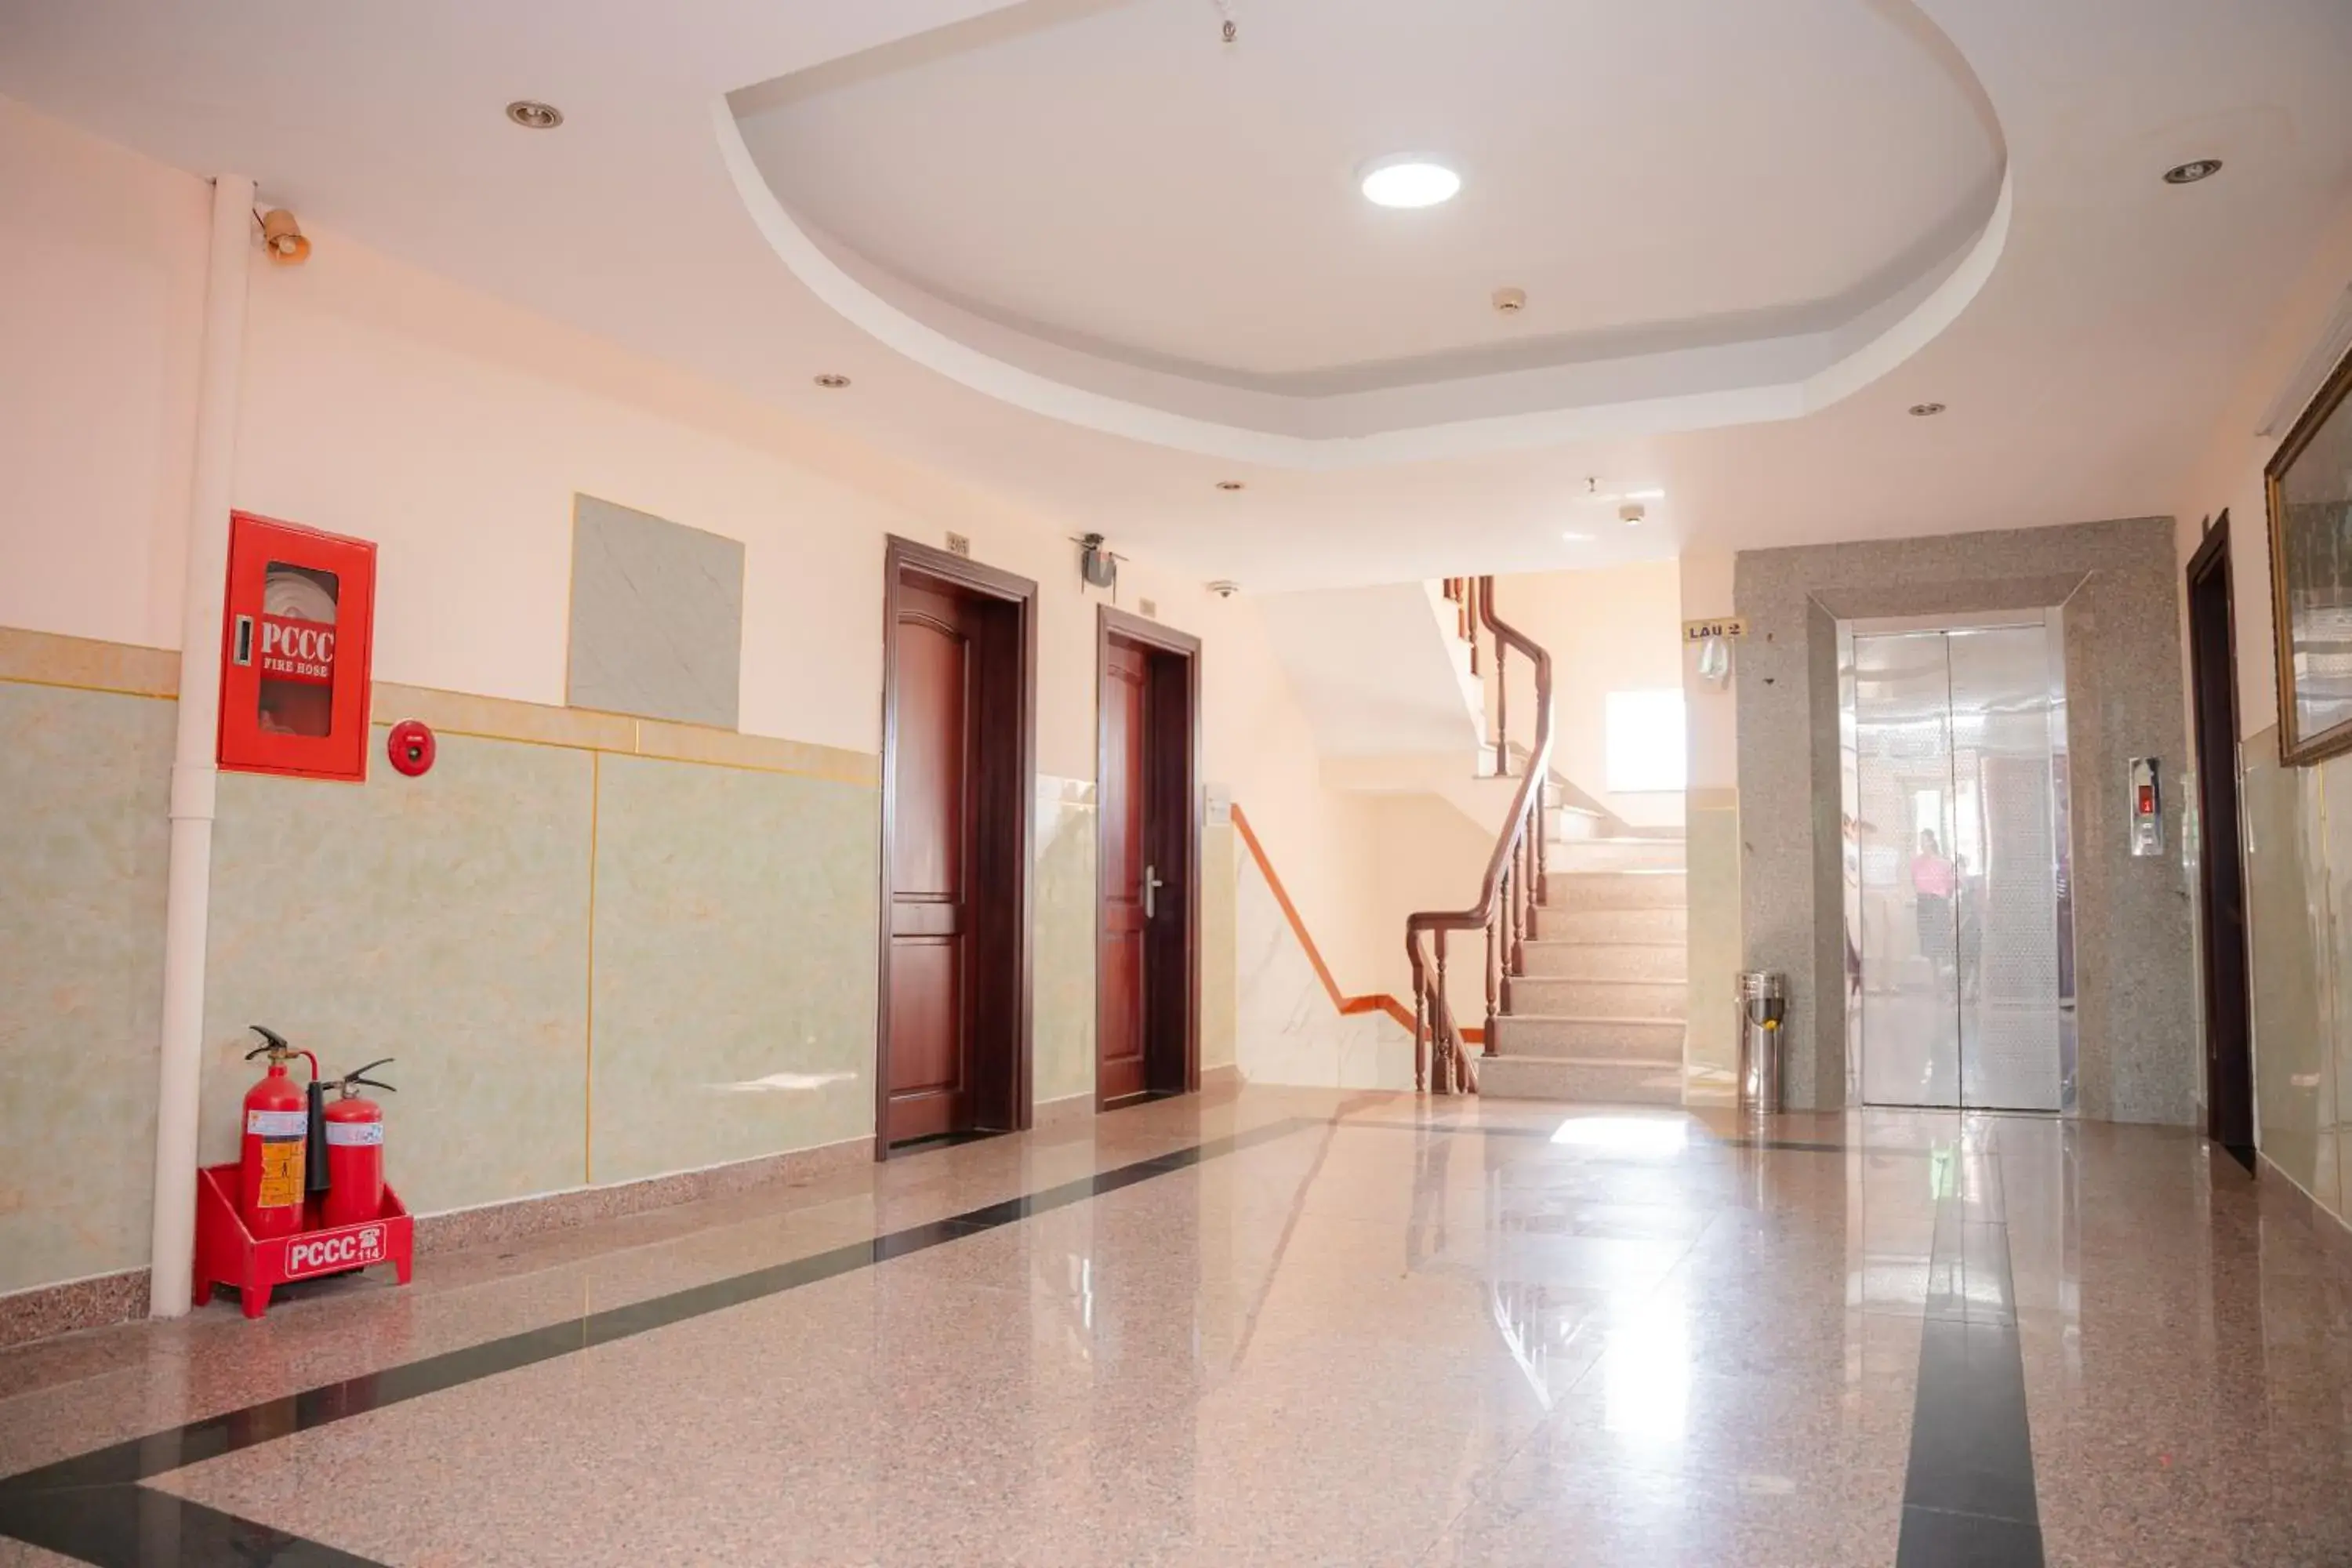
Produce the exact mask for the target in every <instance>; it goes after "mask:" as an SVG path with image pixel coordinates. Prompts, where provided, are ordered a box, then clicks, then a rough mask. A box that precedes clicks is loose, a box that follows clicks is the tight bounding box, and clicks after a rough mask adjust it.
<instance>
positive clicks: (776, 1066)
mask: <svg viewBox="0 0 2352 1568" xmlns="http://www.w3.org/2000/svg"><path fill="white" fill-rule="evenodd" d="M879 809H880V797H879V795H878V794H877V792H876V791H874V790H872V789H868V788H866V787H863V786H861V785H856V784H836V783H833V782H830V781H826V780H821V779H811V778H802V777H796V776H793V775H791V774H785V773H759V772H752V771H750V770H746V769H740V768H725V767H709V766H700V765H696V764H692V763H668V762H660V761H653V760H646V759H640V758H632V757H615V756H607V757H604V759H603V761H602V764H601V771H600V785H599V790H598V795H597V807H596V889H595V1016H594V1043H593V1055H592V1060H593V1072H592V1077H593V1094H592V1096H591V1097H590V1108H591V1116H592V1118H593V1136H592V1140H591V1145H592V1149H593V1155H592V1164H591V1169H592V1173H593V1178H594V1180H596V1181H597V1182H599V1183H606V1182H619V1181H628V1180H632V1179H635V1178H637V1177H643V1176H651V1175H657V1174H660V1173H665V1172H670V1171H682V1170H693V1169H697V1168H699V1167H701V1166H705V1165H713V1164H719V1163H724V1162H728V1161H733V1160H743V1159H750V1158H752V1157H754V1156H757V1155H761V1154H772V1153H777V1152H782V1151H784V1150H790V1149H803V1148H810V1147H814V1146H816V1145H819V1144H824V1143H834V1142H841V1141H843V1140H845V1139H851V1138H857V1137H863V1136H868V1135H870V1134H871V1133H872V1132H873V1130H874V1083H873V1071H874V1050H875V941H876V935H877V920H878V918H879V917H878V913H877V902H876V900H877V876H878V861H877V833H878V829H879V817H878V815H877V814H878V812H879Z"/></svg>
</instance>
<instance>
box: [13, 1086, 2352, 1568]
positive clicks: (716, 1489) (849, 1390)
mask: <svg viewBox="0 0 2352 1568" xmlns="http://www.w3.org/2000/svg"><path fill="white" fill-rule="evenodd" d="M2347 1288H2352V1272H2348V1271H2347V1268H2346V1267H2345V1265H2343V1264H2342V1263H2340V1262H2338V1261H2336V1254H2334V1253H2332V1252H2328V1251H2324V1250H2323V1249H2322V1247H2321V1244H2320V1241H2319V1238H2317V1237H2315V1235H2314V1234H2313V1233H2312V1231H2311V1230H2310V1229H2308V1228H2307V1226H2306V1225H2305V1221H2304V1220H2303V1218H2302V1217H2301V1216H2300V1215H2296V1214H2294V1213H2293V1212H2291V1211H2289V1210H2288V1209H2287V1208H2286V1207H2285V1206H2284V1205H2281V1204H2279V1203H2278V1202H2277V1200H2276V1196H2275V1194H2270V1195H2268V1196H2265V1195H2264V1194H2262V1192H2261V1191H2260V1189H2258V1188H2257V1186H2256V1184H2254V1183H2253V1182H2252V1180H2251V1179H2250V1178H2248V1177H2247V1176H2246V1175H2245V1173H2243V1172H2242V1170H2240V1169H2239V1168H2238V1167H2237V1166H2236V1165H2234V1164H2232V1163H2230V1162H2229V1161H2228V1160H2227V1158H2226V1157H2221V1158H2219V1159H2216V1158H2215V1157H2213V1156H2211V1155H2209V1153H2208V1152H2207V1151H2206V1150H2205V1148H2204V1146H2203V1145H2202V1144H2201V1143H2200V1142H2199V1141H2198V1140H2196V1139H2195V1138H2193V1137H2190V1136H2189V1135H2188V1134H2186V1133H2184V1132H2180V1131H2166V1130H2158V1129H2146V1128H2114V1127H2105V1126H2069V1125H2066V1124H2063V1123H2060V1122H2056V1121H2046V1120H2034V1119H2024V1118H1997V1117H1971V1118H1969V1119H1966V1120H1962V1119H1961V1118H1958V1117H1957V1116H1939V1115H1926V1114H1915V1113H1876V1112H1873V1113H1865V1114H1860V1115H1855V1116H1851V1117H1822V1118H1816V1117H1802V1116H1790V1117H1781V1118H1776V1119H1774V1120H1773V1121H1770V1122H1769V1123H1767V1124H1761V1125H1756V1126H1748V1125H1744V1124H1742V1123H1740V1122H1738V1121H1736V1120H1735V1119H1733V1118H1731V1117H1730V1116H1728V1115H1725V1114H1715V1113H1701V1114H1694V1115H1684V1114H1679V1113H1673V1112H1659V1111H1633V1110H1608V1109H1604V1108H1591V1107H1588V1108H1565V1107H1543V1106H1538V1105H1532V1104H1528V1103H1526V1102H1500V1101H1497V1102H1480V1101H1476V1100H1414V1099H1413V1098H1412V1097H1410V1096H1393V1095H1372V1094H1359V1095H1347V1094H1341V1093H1338V1092H1323V1091H1313V1090H1277V1089H1249V1090H1244V1091H1242V1092H1240V1093H1239V1094H1237V1095H1234V1094H1228V1095H1226V1096H1223V1097H1222V1098H1211V1099H1207V1100H1198V1099H1196V1100H1167V1101H1161V1102H1158V1103H1155V1104H1150V1105H1145V1106H1140V1107H1137V1108H1135V1109H1133V1110H1124V1111H1119V1112H1117V1113H1115V1114H1112V1115H1110V1116H1108V1117H1104V1118H1101V1119H1099V1120H1097V1121H1094V1122H1092V1123H1088V1124H1083V1125H1075V1126H1070V1127H1066V1128H1062V1129H1057V1130H1055V1131H1048V1132H1045V1133H1042V1134H1034V1135H1027V1136H1023V1137H1015V1138H1002V1139H992V1140H988V1141H985V1142H976V1143H971V1144H965V1145H962V1146H959V1147H953V1148H946V1149H940V1150H937V1151H933V1152H927V1153H921V1154H918V1155H914V1156H911V1157H908V1158H906V1159H903V1160H899V1161H897V1162H893V1163H891V1164H889V1165H887V1166H886V1167H881V1168H879V1169H875V1170H856V1171H852V1172H848V1173H842V1174H840V1175H837V1176H833V1177H828V1178H825V1179H824V1180H823V1181H820V1182H817V1183H814V1184H808V1185H803V1186H795V1187H780V1188H771V1189H768V1190H765V1191H761V1192H757V1193H752V1194H742V1195H740V1196H737V1197H732V1198H730V1199H726V1200H723V1201H716V1202H712V1203H707V1204H701V1205H691V1206H688V1207H685V1208H678V1209H672V1210H665V1211H662V1212H659V1213H656V1214H648V1215H638V1216H635V1217H633V1218H630V1219H625V1220H617V1221H611V1222H605V1223H602V1224H598V1225H595V1226H588V1227H583V1228H582V1229H579V1230H575V1231H570V1232H565V1233H562V1234H560V1235H555V1236H551V1237H542V1238H540V1239H538V1240H535V1241H532V1242H530V1243H526V1244H520V1245H513V1244H510V1245H508V1246H505V1247H487V1248H483V1249H480V1250H478V1251H475V1252H467V1253H453V1254H446V1255H442V1256H438V1257H435V1258H428V1259H426V1260H425V1261H424V1262H423V1263H421V1264H420V1266H419V1268H418V1271H417V1281H416V1284H415V1286H414V1287H412V1288H410V1289H406V1290H400V1289H391V1288H388V1287H385V1286H381V1285H375V1284H366V1285H344V1286H340V1287H332V1288H320V1289H312V1290H311V1291H310V1292H309V1293H308V1294H307V1295H304V1294H298V1295H296V1296H294V1297H292V1298H290V1299H288V1300H283V1301H281V1303H280V1304H279V1305H278V1306H277V1307H276V1308H274V1309H273V1310H272V1311H271V1313H270V1315H269V1316H268V1319H267V1320H266V1321H263V1322H261V1323H258V1324H249V1323H247V1322H245V1321H243V1320H242V1319H240V1318H239V1317H238V1316H237V1315H236V1310H235V1308H234V1307H233V1306H226V1305H223V1306H215V1307H214V1308H212V1309H209V1310H205V1311H203V1312H200V1313H198V1314H197V1315H196V1316H194V1317H193V1318H191V1319H189V1320H186V1321H182V1322H178V1323H171V1324H156V1325H150V1324H137V1325H131V1326H126V1327H124V1328H121V1329H117V1330H110V1331H101V1332H96V1333H90V1334H84V1335H79V1336H73V1337H69V1338H67V1339H62V1340H58V1341H53V1342H48V1343H46V1344H40V1345H35V1346H30V1347H26V1348H23V1349H19V1350H16V1351H14V1352H5V1353H0V1476H5V1477H7V1478H8V1479H5V1480H0V1531H5V1536H4V1537H0V1565H8V1568H14V1565H16V1564H27V1563H59V1562H70V1561H89V1562H95V1563H159V1564H161V1563H288V1564H294V1563H303V1564H310V1563H317V1564H326V1563H369V1562H373V1563H401V1564H434V1565H457V1564H467V1565H471V1564H505V1563H551V1564H553V1563H562V1564H601V1563H614V1564H619V1563H632V1564H634V1563H890V1564H929V1563H959V1564H961V1563H1022V1564H1029V1563H1039V1564H1045V1563H1106V1564H1108V1563H1118V1564H1125V1563H1215V1564H1227V1563H1349V1564H1357V1563H1432V1564H1472V1563H1545V1564H1580V1563H1635V1564H1641V1565H1643V1568H1662V1565H1665V1564H1676V1563H1706V1564H1755V1565H1780V1568H1813V1565H1819V1564H1843V1563H1873V1564H1887V1563H1900V1564H1902V1565H1903V1568H1930V1565H1937V1564H1946V1563H2042V1562H2047V1563H2083V1564H2090V1563H2117V1564H2135V1565H2137V1564H2164V1563H2228V1564H2233V1565H2236V1564H2249V1565H2253V1564H2286V1563H2298V1564H2302V1563H2308V1564H2342V1563H2352V1485H2347V1482H2352V1312H2348V1311H2347V1300H2352V1296H2347ZM35 1542H44V1543H46V1544H45V1545H43V1544H35ZM59 1552H63V1553H66V1555H59V1554H58V1553H59Z"/></svg>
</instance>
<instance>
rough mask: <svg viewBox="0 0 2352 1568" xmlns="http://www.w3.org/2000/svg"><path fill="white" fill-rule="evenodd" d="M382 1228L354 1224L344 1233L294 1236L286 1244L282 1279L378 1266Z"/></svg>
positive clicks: (382, 1257)
mask: <svg viewBox="0 0 2352 1568" xmlns="http://www.w3.org/2000/svg"><path fill="white" fill-rule="evenodd" d="M383 1260H384V1256H383V1226H381V1225H355V1226H352V1227H351V1228H350V1229H348V1230H329V1231H321V1232H320V1233H319V1234H318V1235H316V1236H298V1237H295V1238H294V1239H293V1240H291V1241H289V1242H288V1243H287V1244H286V1278H288V1279H302V1278H304V1277H306V1276H308V1275H311V1274H333V1273H339V1272H341V1270H343V1269H346V1268H366V1267H367V1266H368V1265H369V1264H371V1263H382V1262H383Z"/></svg>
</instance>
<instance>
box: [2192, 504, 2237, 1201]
mask: <svg viewBox="0 0 2352 1568" xmlns="http://www.w3.org/2000/svg"><path fill="white" fill-rule="evenodd" d="M2217 575H2218V576H2219V577H2220V579H2221V594H2220V597H2221V631H2222V647H2223V648H2224V649H2226V650H2227V652H2228V655H2229V658H2228V661H2227V663H2226V664H2224V665H2223V666H2222V667H2221V668H2218V669H2210V668H2206V666H2205V663H2204V661H2203V659H2202V658H2201V657H2200V653H2199V651H2198V637H2197V630H2198V627H2197V598H2198V594H2199V592H2200V589H2203V588H2205V587H2206V585H2207V584H2208V582H2209V580H2210V579H2211V578H2213V577H2215V576H2217ZM2184 584H2185V587H2184V592H2185V594H2186V597H2187V603H2186V604H2185V605H2183V608H2184V609H2185V610H2186V611H2187V616H2188V621H2189V718H2190V725H2189V733H2190V737H2191V743H2192V744H2193V745H2194V746H2195V748H2196V753H2195V754H2196V757H2197V814H2198V823H2199V833H2198V839H2199V843H2198V855H2197V898H2198V916H2199V919H2198V934H2199V937H2200V942H2199V943H2198V949H2199V951H2198V955H2197V956H2198V973H2199V978H2200V981H2201V982H2202V984H2203V985H2204V1010H2203V1022H2204V1026H2205V1028H2204V1033H2205V1050H2204V1066H2205V1069H2206V1078H2205V1135H2206V1137H2207V1138H2208V1139H2209V1140H2210V1141H2211V1142H2215V1143H2219V1144H2221V1146H2222V1147H2223V1148H2225V1149H2227V1150H2229V1151H2230V1152H2231V1153H2232V1154H2233V1155H2235V1156H2236V1157H2237V1158H2238V1159H2239V1160H2240V1161H2241V1162H2242V1163H2244V1164H2245V1165H2246V1166H2247V1168H2248V1169H2250V1170H2251V1169H2252V1163H2253V1160H2252V1156H2253V1149H2254V1132H2255V1121H2254V1118H2255V1111H2254V1063H2253V1022H2254V1019H2253V961H2252V954H2251V953H2249V952H2246V949H2245V931H2246V921H2245V900H2246V867H2245V850H2244V846H2243V843H2242V839H2241V837H2240V833H2241V815H2240V813H2241V810H2242V805H2241V801H2240V791H2239V789H2238V787H2237V785H2238V777H2239V775H2238V751H2239V744H2240V740H2241V737H2240V736H2239V735H2238V734H2237V732H2236V731H2237V728H2238V606H2237V602H2236V588H2235V584H2234V582H2233V581H2232V578H2231V571H2230V514H2229V512H2228V511H2227V510H2223V511H2222V513H2221V516H2220V517H2218V518H2216V519H2214V520H2213V522H2212V525H2211V526H2210V528H2208V529H2207V530H2206V531H2205V537H2204V539H2203V540H2202V541H2201V542H2200V543H2199V544H2198V546H2197V550H2196V552H2195V553H2194V554H2192V555H2191V556H2189V567H2188V571H2187V573H2186V574H2185V579H2184ZM2208 681H2217V682H2226V683H2227V684H2226V685H2225V686H2223V688H2222V697H2223V700H2225V701H2226V702H2227V703H2228V705H2229V710H2230V731H2231V734H2230V737H2229V754H2228V755H2227V756H2223V757H2210V756H2208V755H2206V754H2205V719H2204V713H2203V711H2202V708H2203V697H2204V689H2205V686H2206V683H2207V682H2208ZM2222 769H2227V770H2228V773H2227V775H2226V776H2227V777H2228V778H2229V780H2230V784H2231V790H2230V801H2229V804H2230V807H2231V809H2230V810H2229V811H2227V812H2226V813H2224V812H2218V811H2217V810H2216V809H2215V807H2214V799H2213V797H2214V793H2215V790H2216V788H2217V786H2218V784H2219V781H2220V780H2221V778H2222V777H2223V776H2224V775H2223V774H2222V773H2221V770H2222ZM2221 816H2227V817H2228V818H2229V821H2228V822H2227V823H2226V824H2222V823H2221V822H2220V820H2219V819H2220V818H2221ZM2221 826H2226V828H2227V830H2228V831H2227V832H2226V834H2225V833H2222V832H2217V831H2216V828H2217V827H2221ZM2223 854H2226V855H2228V856H2229V857H2230V860H2231V864H2233V865H2234V866H2235V867H2236V868H2237V873H2238V908H2239V918H2238V921H2237V927H2238V933H2239V939H2238V940H2239V950H2238V952H2239V956H2238V981H2239V984H2238V985H2237V987H2236V994H2235V997H2234V999H2233V1000H2234V1003H2235V1014H2236V1020H2237V1028H2236V1036H2237V1037H2236V1040H2235V1041H2234V1043H2233V1044H2231V1047H2230V1048H2229V1049H2228V1051H2227V1052H2225V1051H2224V1050H2223V1048H2222V1043H2221V1039H2220V1037H2218V1036H2217V1035H2216V1033H2215V1031H2214V1019H2215V1016H2216V1014H2217V1010H2218V1005H2219V1004H2221V1001H2222V998H2223V996H2224V993H2225V991H2226V990H2227V989H2228V988H2227V987H2225V986H2224V985H2223V984H2222V976H2221V972H2220V965H2219V964H2218V963H2217V962H2216V960H2217V959H2218V957H2219V956H2220V952H2219V948H2218V946H2217V944H2216V942H2215V941H2214V938H2215V935H2216V928H2217V925H2218V922H2217V921H2216V919H2215V910H2217V908H2218V907H2219V906H2220V904H2221V894H2222V889H2221V888H2220V887H2219V886H2217V879H2218V878H2219V877H2220V875H2221V869H2222V864H2221V855H2223ZM2225 1058H2226V1059H2225ZM2225 1084H2226V1094H2225ZM2225 1111H2226V1112H2233V1113H2234V1114H2232V1115H2230V1116H2229V1118H2228V1120H2230V1121H2231V1122H2232V1123H2233V1124H2232V1125H2230V1126H2224V1125H2223V1121H2224V1119H2225Z"/></svg>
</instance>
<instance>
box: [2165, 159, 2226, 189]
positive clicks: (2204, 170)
mask: <svg viewBox="0 0 2352 1568" xmlns="http://www.w3.org/2000/svg"><path fill="white" fill-rule="evenodd" d="M2220 173H2221V159H2219V158H2191V159H2190V160H2189V162H2188V163H2175V164H2174V165H2173V166H2172V167H2171V168H2169V169H2167V170H2166V171H2165V172H2164V183H2165V184H2168V185H2193V184H2196V183H2197V182H2198V181H2200V180H2210V179H2211V178H2212V177H2213V176H2214V175H2216V174H2220Z"/></svg>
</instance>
